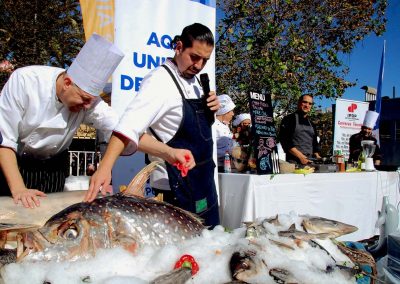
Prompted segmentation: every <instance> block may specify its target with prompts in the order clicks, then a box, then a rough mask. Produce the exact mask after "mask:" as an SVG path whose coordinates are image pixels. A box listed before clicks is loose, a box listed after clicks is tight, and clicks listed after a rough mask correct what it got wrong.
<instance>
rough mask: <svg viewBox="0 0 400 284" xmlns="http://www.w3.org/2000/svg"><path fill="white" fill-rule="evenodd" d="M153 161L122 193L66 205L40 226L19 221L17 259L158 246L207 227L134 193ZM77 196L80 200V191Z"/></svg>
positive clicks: (71, 256) (66, 257)
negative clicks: (19, 232) (20, 240)
mask: <svg viewBox="0 0 400 284" xmlns="http://www.w3.org/2000/svg"><path fill="white" fill-rule="evenodd" d="M155 166H156V163H151V164H150V165H148V166H147V167H145V168H144V169H143V170H142V171H141V172H139V173H138V174H137V175H136V176H135V178H134V179H133V180H132V182H131V183H130V184H129V185H128V188H127V190H126V191H124V193H118V194H115V195H112V196H107V197H103V198H98V199H96V200H94V201H93V202H91V203H87V202H78V203H75V204H73V205H70V206H69V207H67V208H65V209H63V210H61V211H60V212H58V213H56V214H55V215H53V216H52V217H51V218H50V219H48V220H47V222H46V223H45V224H44V225H43V226H41V227H40V228H38V229H34V228H33V226H31V225H32V224H30V222H29V224H26V225H25V226H19V228H18V229H19V230H20V231H21V230H22V233H21V234H20V235H22V243H23V248H22V245H21V242H20V243H19V246H18V248H17V259H18V260H21V259H23V258H25V257H26V256H28V255H29V257H28V258H30V259H33V260H57V261H59V260H75V259H79V258H87V257H89V256H93V255H95V253H96V251H97V250H98V249H102V248H113V247H123V248H125V249H126V250H128V251H131V252H135V251H136V250H137V249H138V247H140V246H143V245H155V246H161V245H165V244H169V243H174V242H179V241H181V240H184V239H188V238H192V237H194V236H197V235H199V234H200V232H201V231H202V230H203V229H205V227H204V226H203V225H202V223H201V221H200V220H199V219H198V218H197V217H195V216H194V215H192V214H191V213H189V212H187V211H184V210H182V209H180V208H177V207H174V206H172V205H170V204H168V203H165V202H160V201H156V200H152V199H145V198H143V197H141V196H136V194H137V195H140V194H141V192H142V190H143V187H144V184H145V182H146V180H147V179H148V177H149V175H150V173H151V172H152V170H153V169H154V168H155ZM61 195H62V194H61ZM78 196H79V201H81V200H82V199H83V195H80V194H79V195H78ZM61 198H62V197H61ZM47 201H49V200H47ZM48 203H50V202H44V203H43V204H42V205H45V204H48ZM42 205H41V206H42ZM39 208H41V207H39ZM37 209H38V208H36V209H33V210H29V212H35V210H37ZM4 219H5V218H4ZM11 220H12V219H11ZM27 220H28V221H29V220H30V219H29V218H27V219H26V220H25V222H24V223H26V222H27ZM8 221H10V220H8ZM14 223H17V221H16V222H14ZM38 224H39V225H40V222H38V223H36V226H37V225H38ZM15 225H16V224H15ZM30 226H31V227H30ZM7 230H8V229H7ZM17 239H19V238H17Z"/></svg>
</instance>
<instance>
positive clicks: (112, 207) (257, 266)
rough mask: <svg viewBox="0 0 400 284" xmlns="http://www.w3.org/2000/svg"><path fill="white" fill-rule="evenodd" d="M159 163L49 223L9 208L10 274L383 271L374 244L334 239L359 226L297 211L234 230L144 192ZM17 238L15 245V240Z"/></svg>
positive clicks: (163, 277)
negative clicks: (209, 225)
mask: <svg viewBox="0 0 400 284" xmlns="http://www.w3.org/2000/svg"><path fill="white" fill-rule="evenodd" d="M153 168H154V165H149V166H148V167H146V168H145V169H144V170H142V171H141V172H140V173H139V174H138V176H136V177H135V179H134V180H133V181H132V182H131V184H130V185H129V186H128V188H127V190H126V191H124V192H123V193H118V194H115V195H112V196H107V197H102V198H98V199H96V200H95V201H93V202H91V203H84V202H76V203H74V204H72V205H69V204H68V205H69V206H67V207H66V208H64V209H62V210H60V211H59V212H57V213H55V214H53V211H50V212H48V213H47V215H48V214H53V215H52V216H51V217H49V218H48V220H47V221H46V222H44V221H43V216H44V215H46V214H45V213H41V214H42V216H41V218H39V217H35V218H32V219H30V218H26V219H15V220H13V217H10V215H7V216H8V217H7V218H6V216H5V215H3V216H0V218H2V219H1V223H2V225H1V227H0V237H1V239H0V240H1V242H0V245H1V248H0V262H1V264H0V267H1V266H2V265H3V267H1V270H0V272H1V276H2V279H3V281H4V283H26V280H23V279H26V278H23V277H27V276H28V277H29V283H114V282H107V281H111V280H113V279H114V280H115V281H117V280H118V281H117V282H115V283H176V284H177V283H341V284H342V283H356V281H357V279H358V278H360V277H366V278H368V279H373V278H374V271H373V269H372V270H371V271H366V270H364V269H361V267H365V266H368V267H372V268H374V266H375V263H374V259H373V258H372V257H371V256H370V255H369V254H368V253H367V252H360V251H357V250H354V249H349V248H347V247H346V246H345V245H344V244H343V243H340V242H338V241H336V240H335V238H337V237H339V236H342V235H346V234H350V233H352V232H354V231H355V230H357V228H356V227H354V226H352V225H349V224H345V223H342V222H338V221H334V220H330V219H326V218H321V217H316V216H308V215H297V214H295V213H294V212H291V213H290V214H289V215H287V214H280V215H277V216H275V217H271V218H267V219H261V220H256V221H254V222H252V223H246V224H244V226H243V227H241V228H238V229H235V230H233V231H230V232H228V231H226V230H225V229H224V228H223V227H222V226H217V227H216V228H214V229H213V230H212V231H210V230H207V229H206V227H204V226H203V225H202V223H201V220H199V219H198V218H197V217H196V216H194V215H193V214H191V213H189V212H186V211H184V210H181V209H179V208H177V207H174V206H172V205H170V204H168V203H164V202H160V201H156V200H152V199H144V198H142V197H139V196H136V194H140V192H141V190H142V187H143V186H144V183H145V181H146V180H147V177H148V175H149V174H150V172H151V171H152V169H153ZM69 193H72V192H68V193H67V195H66V196H68V194H69ZM48 198H49V200H52V198H53V197H52V195H51V194H49V196H48ZM58 198H60V197H58ZM80 198H81V199H80V200H82V199H83V195H82V196H80ZM71 200H72V199H71ZM71 200H70V201H71ZM80 200H79V201H80ZM47 201H48V200H47ZM70 201H68V202H70ZM44 204H45V202H43V205H44ZM39 208H40V207H39ZM21 210H22V208H21ZM25 210H27V211H29V212H33V211H34V210H36V209H34V210H31V209H25ZM0 214H3V213H0ZM38 215H40V214H38ZM15 216H16V215H15ZM5 221H7V222H5ZM11 221H12V222H11ZM18 222H20V224H18ZM9 240H11V241H12V242H13V243H17V245H16V249H11V248H10V247H7V243H8V241H9ZM179 259H180V261H178V260H179ZM187 260H190V263H188V261H187ZM46 263H47V265H46ZM50 264H51V265H50ZM178 264H179V265H178ZM1 281H2V280H1V278H0V283H2V282H1ZM363 283H368V282H363Z"/></svg>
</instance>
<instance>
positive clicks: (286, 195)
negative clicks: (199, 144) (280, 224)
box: [218, 171, 400, 241]
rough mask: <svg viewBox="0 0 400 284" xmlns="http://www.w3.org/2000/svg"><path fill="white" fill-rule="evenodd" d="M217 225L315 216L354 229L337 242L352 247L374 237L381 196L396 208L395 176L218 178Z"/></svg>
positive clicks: (396, 184)
mask: <svg viewBox="0 0 400 284" xmlns="http://www.w3.org/2000/svg"><path fill="white" fill-rule="evenodd" d="M218 177H219V196H220V210H221V223H222V225H223V226H225V227H227V228H231V229H234V228H238V227H240V226H242V222H247V221H253V220H255V219H257V218H261V217H271V216H275V215H276V214H289V213H290V212H291V211H294V212H295V213H297V214H308V215H314V216H320V217H324V218H329V219H333V220H337V221H342V222H345V223H348V224H351V225H354V226H357V227H358V231H356V232H354V233H352V234H349V235H346V236H343V237H342V238H340V239H343V240H350V241H357V240H362V239H367V238H370V237H372V236H374V235H376V234H379V230H378V229H377V228H375V223H376V221H377V219H378V211H380V210H381V207H382V199H383V196H388V197H389V202H390V203H391V204H393V205H395V206H396V207H397V204H398V202H399V200H400V196H399V173H398V172H378V171H376V172H356V173H315V174H308V175H302V174H278V175H275V176H272V175H249V174H234V173H232V174H225V173H219V174H218Z"/></svg>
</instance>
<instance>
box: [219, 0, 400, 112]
mask: <svg viewBox="0 0 400 284" xmlns="http://www.w3.org/2000/svg"><path fill="white" fill-rule="evenodd" d="M388 3H389V5H388V7H387V9H386V14H387V18H388V21H387V23H386V32H385V33H384V34H383V35H382V36H380V37H377V36H375V35H370V36H367V37H365V38H364V40H363V41H360V42H359V43H358V44H357V45H356V47H355V49H354V50H353V52H352V53H351V54H347V55H344V56H343V57H342V59H343V62H344V64H345V65H347V66H348V67H349V68H350V70H349V74H348V75H347V76H346V77H345V79H346V80H348V81H351V82H355V83H356V85H355V86H354V87H352V88H348V89H347V90H346V92H345V93H344V95H343V97H342V98H343V99H348V100H357V101H363V100H364V90H361V87H362V86H366V85H367V86H371V87H374V88H376V87H377V85H378V77H379V67H380V61H381V54H382V48H383V41H384V40H386V56H385V61H386V62H385V72H384V79H383V84H382V96H389V97H392V93H393V91H392V89H393V87H395V89H396V97H400V1H399V0H389V1H388ZM221 16H222V15H221V11H218V10H217V21H218V20H219V19H220V18H221ZM332 103H334V100H332V99H316V104H317V105H321V106H322V108H326V107H330V106H331V105H332Z"/></svg>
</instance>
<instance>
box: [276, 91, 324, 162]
mask: <svg viewBox="0 0 400 284" xmlns="http://www.w3.org/2000/svg"><path fill="white" fill-rule="evenodd" d="M312 105H313V97H312V96H311V95H308V94H306V95H302V96H301V97H300V98H299V100H298V103H297V111H296V112H294V113H292V114H290V115H288V116H285V117H284V118H283V119H282V123H281V127H280V131H279V140H280V142H281V144H282V148H283V150H284V151H285V153H286V161H288V162H291V163H297V164H302V165H306V164H308V163H310V162H311V161H310V160H309V159H310V158H311V157H312V156H314V157H315V158H317V159H320V158H321V156H320V155H319V151H320V149H319V145H318V141H317V131H316V129H315V126H314V124H313V123H312V122H311V121H310V120H309V118H308V114H309V112H310V111H311V108H312Z"/></svg>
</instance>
